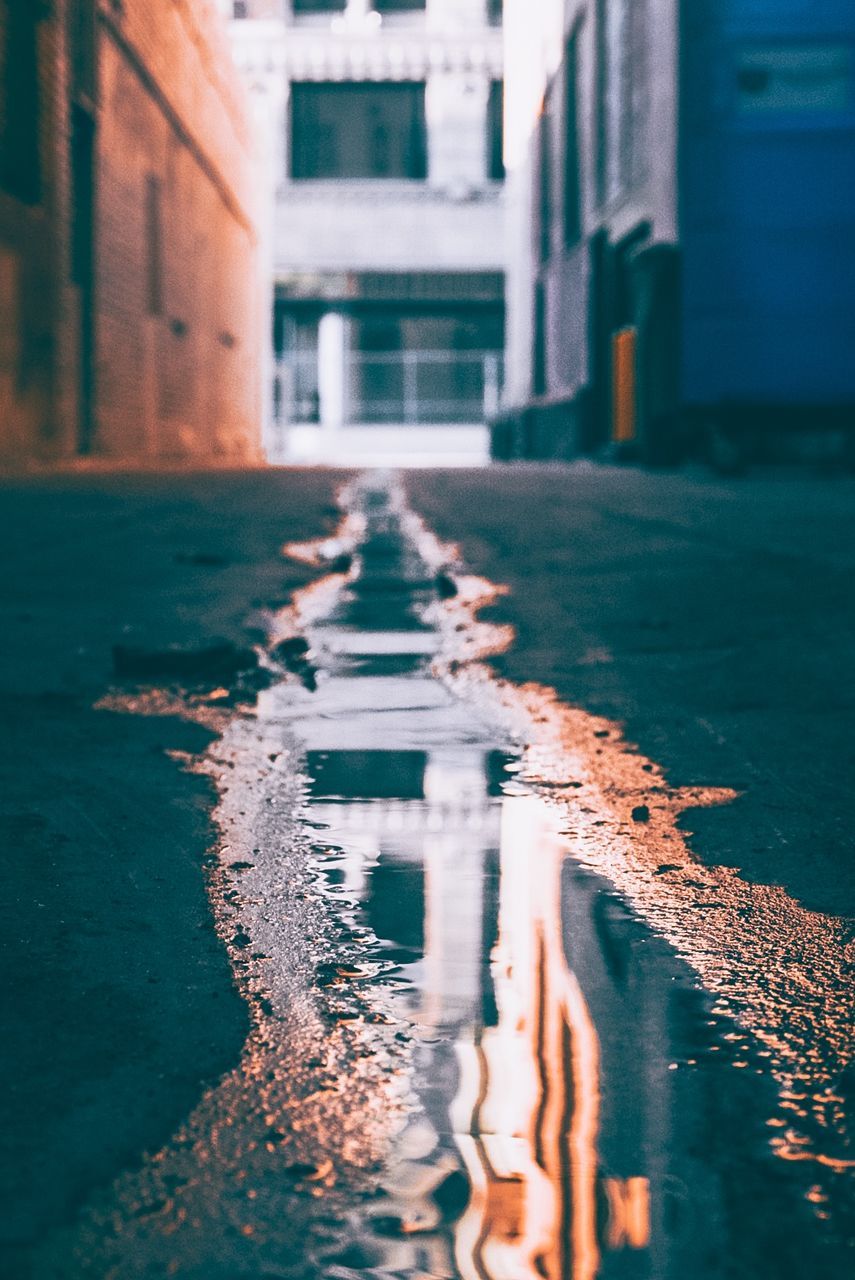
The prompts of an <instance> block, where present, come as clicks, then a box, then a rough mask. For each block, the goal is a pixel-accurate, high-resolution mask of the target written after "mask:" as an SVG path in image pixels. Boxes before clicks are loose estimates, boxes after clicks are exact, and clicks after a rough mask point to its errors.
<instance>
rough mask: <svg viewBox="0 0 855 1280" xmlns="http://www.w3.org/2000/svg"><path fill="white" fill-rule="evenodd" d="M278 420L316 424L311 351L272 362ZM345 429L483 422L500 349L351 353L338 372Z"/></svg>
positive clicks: (490, 412)
mask: <svg viewBox="0 0 855 1280" xmlns="http://www.w3.org/2000/svg"><path fill="white" fill-rule="evenodd" d="M276 374H277V388H278V389H277V392H276V396H275V403H274V412H275V417H276V420H277V421H279V422H295V423H321V422H322V419H323V399H324V398H323V393H322V391H321V388H320V385H319V377H318V360H317V355H316V354H315V352H312V351H303V352H296V353H292V354H291V355H289V356H287V357H285V358H284V359H282V360H280V361H278V362H277V368H276ZM342 376H343V383H344V414H343V419H344V425H349V424H350V425H354V424H359V425H371V424H378V425H379V424H384V423H385V424H388V425H391V424H395V425H412V426H416V425H425V426H427V425H442V424H452V423H458V424H461V425H462V424H467V423H478V422H483V421H484V419H485V418H490V417H493V416H494V414H495V413H496V411H497V409H498V405H499V395H500V392H501V380H502V356H501V353H500V352H498V351H383V352H373V351H372V352H367V351H352V352H349V353H347V355H346V356H345V361H344V369H343V371H342Z"/></svg>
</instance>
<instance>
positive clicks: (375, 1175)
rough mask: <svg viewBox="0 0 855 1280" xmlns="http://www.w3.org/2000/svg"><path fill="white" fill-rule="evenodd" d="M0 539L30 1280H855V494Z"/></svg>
mask: <svg viewBox="0 0 855 1280" xmlns="http://www.w3.org/2000/svg"><path fill="white" fill-rule="evenodd" d="M0 528H2V543H3V547H4V550H5V555H4V557H3V566H2V569H0V629H2V634H3V646H2V659H0V662H2V665H0V718H2V734H0V775H2V786H0V829H2V856H3V864H4V883H5V887H6V891H5V893H4V898H3V908H2V909H3V915H4V919H3V924H2V945H3V949H4V961H3V963H4V971H5V974H6V979H7V981H6V983H5V996H4V1006H5V1007H4V1016H3V1025H4V1035H5V1039H6V1043H7V1048H8V1047H9V1046H14V1048H13V1051H12V1052H11V1053H7V1054H6V1055H5V1056H4V1068H3V1073H4V1078H3V1087H2V1093H0V1096H2V1098H3V1117H2V1122H0V1132H2V1133H3V1147H4V1153H3V1159H2V1184H0V1186H2V1195H3V1201H4V1205H5V1207H6V1212H5V1214H4V1227H3V1235H2V1238H0V1270H2V1271H3V1274H8V1275H10V1276H12V1277H15V1278H16V1280H17V1277H20V1278H21V1280H29V1278H32V1280H43V1278H45V1280H46V1278H47V1277H49V1276H50V1277H60V1276H62V1277H67V1278H70V1277H75V1276H81V1277H82V1276H107V1275H110V1276H113V1277H116V1280H124V1278H125V1277H128V1278H130V1277H138V1276H152V1277H153V1276H159V1275H164V1274H176V1275H179V1276H192V1277H194V1278H198V1280H203V1278H204V1280H236V1277H238V1276H247V1277H250V1276H251V1277H256V1278H258V1277H261V1276H265V1277H274V1276H277V1277H285V1276H289V1277H292V1278H296V1277H305V1280H313V1278H314V1277H316V1276H317V1277H324V1278H326V1277H329V1278H330V1280H347V1278H349V1277H353V1276H360V1275H376V1276H378V1277H381V1276H382V1277H385V1276H393V1275H395V1276H402V1275H406V1276H412V1277H416V1276H434V1275H436V1276H448V1277H452V1276H457V1275H469V1274H473V1275H475V1274H477V1275H481V1276H485V1275H486V1276H488V1277H494V1276H495V1277H498V1276H500V1275H514V1276H516V1275H520V1276H525V1275H533V1274H542V1275H547V1276H550V1277H555V1278H556V1280H558V1277H560V1278H561V1280H564V1277H568V1280H569V1278H570V1277H573V1278H574V1280H575V1278H576V1277H579V1280H582V1278H584V1277H587V1278H589V1280H593V1278H594V1277H595V1276H603V1277H611V1276H614V1277H618V1276H627V1277H629V1276H647V1277H650V1278H651V1280H659V1278H660V1277H662V1278H663V1280H664V1278H665V1277H669V1280H670V1278H671V1277H673V1278H674V1280H678V1278H681V1277H683V1276H685V1275H688V1274H696V1275H698V1276H699V1277H705V1278H708V1280H719V1278H721V1280H724V1277H741V1278H742V1280H753V1278H754V1277H756V1280H761V1278H762V1280H767V1278H769V1277H778V1278H780V1280H785V1278H789V1277H792V1278H793V1280H796V1277H800V1276H803V1275H807V1274H810V1275H811V1276H819V1275H839V1274H841V1272H842V1271H844V1270H845V1267H846V1258H847V1257H848V1256H849V1253H850V1251H851V1249H852V1244H853V1240H852V1230H853V1225H852V1195H851V1190H852V1169H853V1161H855V1148H853V1144H852V1134H851V1104H852V1098H851V1093H852V1068H851V1065H850V1062H851V1047H852V1044H851V1041H852V1032H851V1025H852V1017H851V1016H852V996H851V948H852V938H853V934H852V917H853V916H855V859H853V838H852V831H853V828H855V799H853V795H852V788H851V778H852V776H853V766H854V765H855V759H853V756H855V750H853V745H852V743H853V706H855V686H853V673H852V656H853V653H855V592H854V591H853V589H852V583H853V569H855V482H853V481H852V480H850V479H847V478H841V477H812V476H806V475H804V474H800V473H792V474H784V473H776V474H767V475H763V474H758V475H755V476H752V477H751V478H750V479H743V480H738V481H736V480H734V481H726V482H725V481H722V480H718V479H712V478H710V477H708V476H707V475H705V474H701V473H698V474H697V475H694V474H650V473H645V472H642V471H637V470H633V469H617V468H614V469H611V468H597V467H593V466H590V465H586V464H579V465H576V466H528V465H527V466H520V467H494V468H491V469H484V470H472V471H468V470H461V471H418V472H415V471H414V472H409V473H406V474H402V475H400V476H394V475H380V476H374V477H367V478H366V477H361V478H360V477H354V476H353V475H348V474H346V473H343V472H332V471H321V470H267V471H250V472H240V473H237V472H236V473H218V474H212V475H190V476H181V475H170V476H154V475H134V476H121V475H101V476H97V475H89V476H86V475H82V474H78V475H68V476H53V477H51V478H28V479H26V480H5V481H3V482H2V486H0ZM295 544H300V545H295ZM847 966H850V967H849V968H847ZM847 973H848V980H847ZM527 1098H529V1100H530V1105H529V1102H527V1101H526V1099H527ZM200 1171H201V1172H200ZM526 1267H528V1268H529V1269H528V1270H526ZM508 1268H510V1270H509V1269H508Z"/></svg>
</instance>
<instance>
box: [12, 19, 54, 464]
mask: <svg viewBox="0 0 855 1280" xmlns="http://www.w3.org/2000/svg"><path fill="white" fill-rule="evenodd" d="M62 52H63V51H62V32H61V27H60V24H59V22H58V20H57V18H56V17H55V16H54V17H53V18H52V17H51V7H50V6H49V5H48V4H46V3H40V0H0V453H2V452H10V453H11V452H14V453H24V452H27V453H29V452H33V453H37V454H42V453H49V452H50V451H51V450H52V449H54V448H55V447H56V446H57V443H58V440H59V437H60V425H59V423H58V421H57V416H56V414H55V411H54V398H55V394H56V387H57V361H58V350H57V328H58V322H59V306H60V297H59V291H58V288H57V283H58V277H59V264H60V259H61V251H62V237H61V227H60V223H61V216H60V214H61V208H62V201H63V196H64V192H63V185H62V173H61V167H60V165H59V163H58V160H59V156H58V148H57V141H56V139H57V137H58V135H59V133H60V131H61V129H62V126H63V123H64V121H63V98H62V85H63V75H62Z"/></svg>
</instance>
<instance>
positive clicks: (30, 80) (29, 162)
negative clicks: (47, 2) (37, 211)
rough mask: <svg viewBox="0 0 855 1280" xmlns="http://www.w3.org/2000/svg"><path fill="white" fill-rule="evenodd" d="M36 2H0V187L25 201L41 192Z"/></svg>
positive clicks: (38, 12) (38, 13)
mask: <svg viewBox="0 0 855 1280" xmlns="http://www.w3.org/2000/svg"><path fill="white" fill-rule="evenodd" d="M43 16H44V11H43V9H42V6H41V5H40V4H36V3H31V4H21V3H19V2H17V0H12V3H11V4H9V3H8V0H7V3H4V4H0V41H2V43H0V187H2V188H3V189H4V190H5V191H8V192H9V194H10V195H12V196H15V198H16V199H18V200H20V201H21V202H22V203H24V204H38V203H39V201H40V200H41V195H42V173H41V163H40V155H39V148H40V134H41V94H40V92H39V23H40V21H41V19H42V17H43Z"/></svg>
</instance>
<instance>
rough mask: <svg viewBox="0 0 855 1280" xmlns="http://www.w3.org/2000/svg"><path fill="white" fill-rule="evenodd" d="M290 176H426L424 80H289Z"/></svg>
mask: <svg viewBox="0 0 855 1280" xmlns="http://www.w3.org/2000/svg"><path fill="white" fill-rule="evenodd" d="M291 176H292V177H293V178H295V179H306V178H375V179H383V178H409V179H416V180H423V179H425V178H426V177H427V125H426V119H425V86H424V84H423V83H421V82H418V83H417V82H403V83H394V84H389V83H382V84H375V83H364V82H359V83H355V82H351V83H343V84H331V83H320V84H309V83H298V84H294V85H292V86H291Z"/></svg>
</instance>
